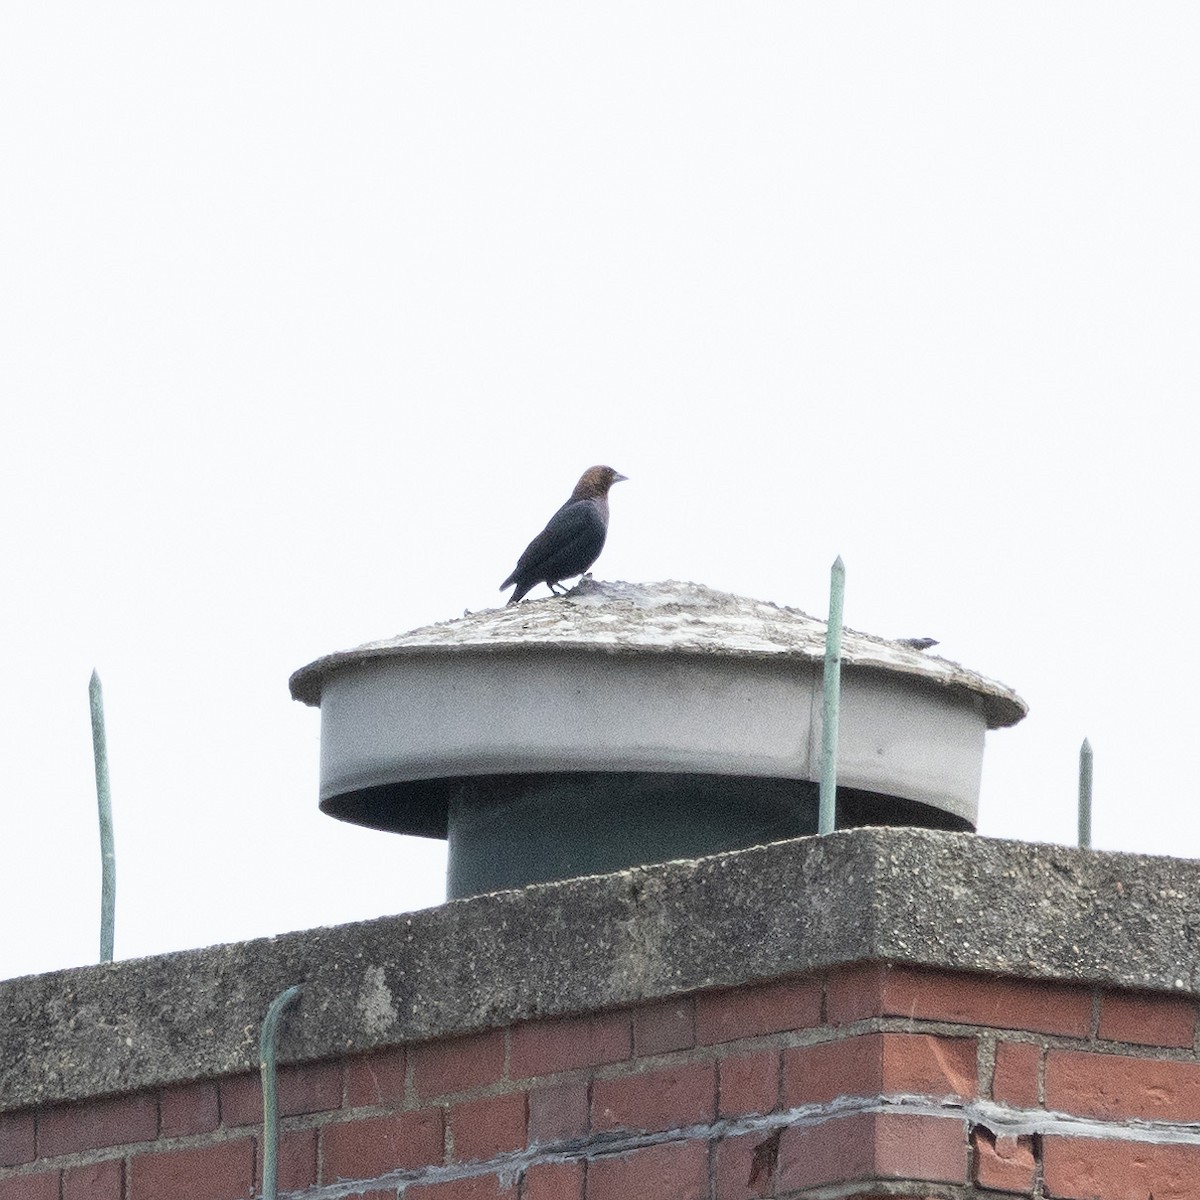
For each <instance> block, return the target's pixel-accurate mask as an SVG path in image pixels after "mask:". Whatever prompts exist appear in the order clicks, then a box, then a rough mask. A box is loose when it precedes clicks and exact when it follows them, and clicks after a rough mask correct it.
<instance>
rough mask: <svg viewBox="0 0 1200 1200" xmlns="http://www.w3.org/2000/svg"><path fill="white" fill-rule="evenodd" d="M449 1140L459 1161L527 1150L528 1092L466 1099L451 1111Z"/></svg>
mask: <svg viewBox="0 0 1200 1200" xmlns="http://www.w3.org/2000/svg"><path fill="white" fill-rule="evenodd" d="M449 1120H450V1138H451V1142H452V1144H453V1146H454V1157H455V1158H456V1159H457V1160H458V1161H460V1162H463V1161H466V1160H468V1159H477V1160H483V1159H488V1158H494V1157H495V1156H496V1155H497V1154H503V1153H504V1152H505V1151H506V1150H523V1149H524V1148H525V1093H524V1092H509V1093H508V1094H507V1095H505V1096H489V1097H488V1098H487V1099H486V1100H465V1101H463V1102H462V1103H461V1104H456V1105H455V1106H454V1107H453V1108H452V1109H451V1110H450V1116H449Z"/></svg>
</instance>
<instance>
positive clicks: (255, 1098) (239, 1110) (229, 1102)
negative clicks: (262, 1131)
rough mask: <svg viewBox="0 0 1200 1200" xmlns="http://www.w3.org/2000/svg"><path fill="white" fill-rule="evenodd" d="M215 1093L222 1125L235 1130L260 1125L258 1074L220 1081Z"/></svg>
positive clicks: (261, 1109) (237, 1076) (259, 1080)
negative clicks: (245, 1126) (218, 1101)
mask: <svg viewBox="0 0 1200 1200" xmlns="http://www.w3.org/2000/svg"><path fill="white" fill-rule="evenodd" d="M217 1093H218V1096H219V1098H220V1105H221V1123H222V1124H223V1125H226V1126H229V1127H231V1128H236V1127H238V1126H241V1125H261V1124H262V1119H263V1107H262V1078H261V1076H260V1075H259V1074H258V1072H255V1073H254V1074H253V1075H251V1074H245V1075H231V1076H229V1077H228V1078H227V1079H222V1080H221V1082H220V1084H219V1086H218V1089H217Z"/></svg>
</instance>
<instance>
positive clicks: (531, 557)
mask: <svg viewBox="0 0 1200 1200" xmlns="http://www.w3.org/2000/svg"><path fill="white" fill-rule="evenodd" d="M625 478H626V476H624V475H621V474H619V473H618V472H616V471H614V470H613V469H612V467H588V469H587V470H586V471H584V473H583V474H582V475H581V476H580V477H579V482H578V483H577V484H576V485H575V490H574V491H573V492H572V493H571V497H570V499H569V500H568V501H567V502H566V504H564V505H563V506H562V508H560V509H559V510H558V512H556V513H555V514H554V516H552V517H551V518H550V520H549V522H548V523H547V525H546V528H545V529H543V530H542V532H541V533H539V534H538V535H537V537H535V538H534V539H533V541H532V542H530V543H529V545H528V546H526V547H525V553H524V554H522V555H521V557H520V559H518V560H517V565H516V566H515V567H514V568H513V571H512V574H511V575H510V576H509V577H508V578H507V579H506V580H505V581H504V582H503V583H502V584H501V585H500V590H501V591H504V589H505V588H506V587H508V586H510V585H511V584H514V583H515V584H516V585H517V587H516V591H514V592H513V594H512V595H511V596H510V597H509V600H508V602H509V604H516V602H517V601H518V600H520V599H522V597H524V595H525V593H526V592H528V591H529V590H530V588H533V587H536V586H537V585H538V584H539V583H544V584H546V585H547V586H548V587H549V588H550V590H551V591H552V592H554V594H555V595H558V594H559V593H558V591H557V590H556V589H557V585H558V584H559V583H560V582H561V581H562V580H564V579H569V578H570V577H571V576H572V575H582V574H583V573H584V571H586V570H587V569H588V567H590V566H591V565H592V563H594V562H595V561H596V559H598V558H599V557H600V551H601V550H603V549H604V539H605V537H606V536H607V534H608V489H609V488H610V487H612V485H613V484H614V483H620V482H621V480H622V479H625Z"/></svg>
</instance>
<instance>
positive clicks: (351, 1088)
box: [345, 1049, 405, 1108]
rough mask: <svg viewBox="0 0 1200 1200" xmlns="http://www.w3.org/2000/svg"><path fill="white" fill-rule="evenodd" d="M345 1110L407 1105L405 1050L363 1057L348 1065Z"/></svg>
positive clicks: (349, 1061)
mask: <svg viewBox="0 0 1200 1200" xmlns="http://www.w3.org/2000/svg"><path fill="white" fill-rule="evenodd" d="M345 1075H346V1107H347V1108H364V1107H366V1106H368V1105H371V1106H374V1105H377V1104H395V1105H399V1104H403V1103H404V1076H405V1057H404V1051H403V1050H402V1049H399V1050H382V1051H380V1052H379V1053H377V1054H360V1055H357V1056H356V1057H354V1058H349V1059H347V1060H346V1063H345Z"/></svg>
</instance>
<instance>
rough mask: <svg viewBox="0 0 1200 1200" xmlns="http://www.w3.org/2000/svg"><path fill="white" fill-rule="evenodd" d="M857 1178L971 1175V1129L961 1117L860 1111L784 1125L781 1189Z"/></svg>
mask: <svg viewBox="0 0 1200 1200" xmlns="http://www.w3.org/2000/svg"><path fill="white" fill-rule="evenodd" d="M856 1179H908V1180H919V1181H920V1182H922V1183H965V1182H966V1181H967V1129H966V1122H965V1121H963V1120H962V1119H961V1118H958V1117H954V1118H946V1117H925V1116H915V1115H911V1114H907V1113H861V1114H856V1115H854V1116H850V1117H842V1118H839V1119H837V1120H833V1121H826V1122H825V1123H824V1124H822V1125H817V1126H812V1127H803V1126H800V1127H792V1128H790V1129H785V1130H784V1131H783V1136H782V1139H781V1141H780V1149H779V1181H778V1183H777V1185H776V1186H777V1187H778V1190H779V1192H780V1193H781V1194H782V1193H784V1192H788V1191H797V1190H800V1189H802V1188H810V1187H819V1186H820V1185H822V1184H827V1183H847V1182H850V1181H852V1180H856Z"/></svg>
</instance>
